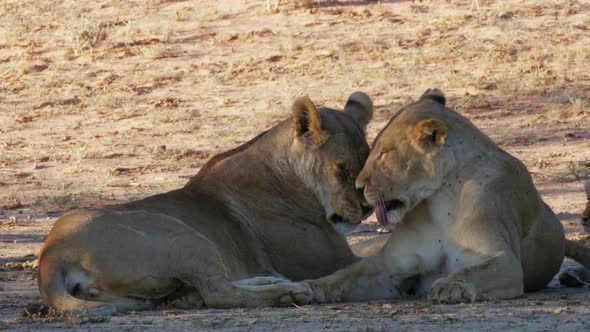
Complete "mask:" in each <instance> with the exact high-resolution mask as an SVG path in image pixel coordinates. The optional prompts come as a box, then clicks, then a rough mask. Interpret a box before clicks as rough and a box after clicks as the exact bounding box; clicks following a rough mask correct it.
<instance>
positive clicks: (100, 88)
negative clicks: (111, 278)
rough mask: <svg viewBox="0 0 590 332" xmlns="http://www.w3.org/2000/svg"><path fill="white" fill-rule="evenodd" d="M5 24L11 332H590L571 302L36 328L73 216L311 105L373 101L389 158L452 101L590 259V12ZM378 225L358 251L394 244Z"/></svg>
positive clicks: (272, 3)
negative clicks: (51, 253)
mask: <svg viewBox="0 0 590 332" xmlns="http://www.w3.org/2000/svg"><path fill="white" fill-rule="evenodd" d="M0 17H2V20H0V27H1V29H0V124H1V125H0V187H1V188H2V190H1V192H0V328H9V329H22V330H29V329H46V328H67V329H72V328H79V329H88V328H98V329H121V330H136V329H144V330H150V329H153V330H161V329H163V328H165V329H166V330H187V329H222V330H227V331H233V330H240V331H241V330H245V329H249V330H318V329H323V328H326V329H334V330H362V331H373V330H394V329H413V330H432V329H433V328H434V327H435V326H436V328H437V329H441V330H457V329H462V330H480V329H482V330H485V329H488V330H499V329H510V330H514V329H517V330H520V329H532V330H557V329H559V330H586V329H590V323H589V322H588V320H586V319H585V318H584V317H590V316H589V315H588V309H587V306H585V304H586V303H587V302H588V299H589V297H590V293H589V292H588V290H586V289H567V288H550V289H547V290H545V291H543V292H539V293H535V294H527V295H526V296H525V297H524V298H521V299H516V300H513V301H500V302H484V303H477V304H474V305H454V306H435V305H429V304H427V303H425V302H424V301H420V300H412V299H406V300H400V301H389V302H387V301H382V302H374V303H359V304H338V305H322V306H305V307H303V308H283V309H256V310H254V309H252V310H250V309H249V310H246V309H235V310H177V309H173V310H171V309H162V310H154V311H147V312H141V313H132V314H128V315H124V316H113V317H110V318H108V319H105V320H104V321H95V320H93V319H94V318H89V317H88V316H84V315H81V316H63V315H62V316H60V315H59V314H52V313H49V312H47V313H43V312H41V313H39V312H38V311H37V314H35V313H33V314H31V313H30V312H29V314H26V313H25V314H24V316H23V313H24V312H25V308H27V306H28V305H29V304H31V303H33V304H38V303H39V295H38V293H37V290H36V275H35V273H36V272H35V258H36V257H35V256H34V255H36V254H37V252H38V250H39V248H40V246H41V245H42V243H43V241H44V240H45V237H46V235H47V233H48V231H49V229H50V228H51V226H52V224H53V223H54V222H55V220H56V218H57V217H58V216H59V215H61V214H62V213H63V212H64V211H66V210H68V209H70V208H74V207H90V206H100V205H105V204H111V203H118V202H125V201H128V200H132V199H138V198H141V197H145V196H148V195H151V194H155V193H159V192H164V191H167V190H171V189H174V188H178V187H180V186H182V185H183V184H184V183H185V182H186V181H187V180H188V179H189V178H190V176H192V175H194V174H195V173H196V172H197V171H198V170H199V169H200V168H201V167H202V166H203V165H204V163H205V162H206V161H207V159H208V158H210V157H211V156H213V155H215V154H216V153H219V152H221V151H224V150H227V149H229V148H232V147H235V146H236V145H238V144H240V143H243V142H245V141H247V140H249V139H250V138H252V137H254V136H255V135H256V134H257V133H259V132H261V131H262V130H264V129H267V128H269V127H271V126H272V125H274V124H276V123H277V121H279V120H280V119H283V118H285V117H287V116H289V107H290V104H291V102H292V101H293V99H294V98H295V97H296V96H297V95H299V94H301V93H304V94H309V95H310V97H311V98H312V100H314V101H315V102H316V103H317V104H320V105H326V106H330V107H342V106H343V105H342V104H343V103H344V101H345V100H346V98H347V97H348V95H349V94H350V93H352V92H353V91H355V90H363V91H365V92H367V93H368V94H369V95H371V96H372V97H373V99H374V104H375V107H376V111H375V119H374V121H373V122H372V123H371V124H370V125H369V129H368V132H369V140H370V141H372V140H373V139H374V137H375V136H376V134H377V133H378V131H379V130H380V129H381V128H383V126H384V125H385V124H386V122H387V121H388V120H389V118H390V117H391V115H392V114H393V113H394V112H395V111H396V109H397V108H398V107H399V106H401V105H403V104H404V103H407V102H408V101H411V100H413V99H414V98H416V97H417V96H418V95H419V94H420V93H421V92H422V91H423V90H425V89H426V88H431V87H439V88H441V89H443V91H445V92H446V94H447V97H448V104H449V106H451V107H452V108H455V109H456V110H458V111H459V112H461V113H462V114H464V115H465V116H467V117H468V118H469V119H471V120H472V121H473V122H474V123H475V124H476V125H477V126H478V127H480V128H482V129H483V130H484V132H486V133H487V134H488V135H490V136H491V137H492V138H493V139H494V140H495V141H496V142H498V143H499V144H500V145H501V146H502V147H503V148H505V149H506V150H508V151H509V152H510V153H512V154H513V155H515V156H516V157H518V158H520V159H521V160H522V161H523V162H524V163H525V164H526V165H527V167H528V168H529V170H530V171H531V173H532V175H533V178H534V180H535V183H536V184H537V186H538V188H539V190H540V192H541V194H542V195H543V198H544V199H545V200H546V202H547V203H548V204H549V205H550V206H551V207H552V208H553V209H554V211H555V212H556V214H557V215H558V216H559V218H560V220H561V221H562V222H563V224H564V226H565V228H566V231H567V234H568V237H572V238H576V239H580V240H583V241H587V240H588V237H587V234H586V233H583V232H582V228H581V226H580V224H579V222H578V220H579V217H580V215H579V212H580V211H581V210H582V208H583V207H584V204H585V199H586V198H585V195H584V194H583V189H582V184H581V180H582V179H585V178H588V177H590V130H588V128H590V105H589V104H588V103H589V99H588V98H589V97H588V96H589V95H590V75H589V74H588V70H587V68H589V65H590V57H589V56H588V54H590V44H589V43H588V42H587V41H588V40H590V19H589V17H590V4H587V3H586V2H583V1H571V0H568V1H566V0H563V1H548V0H546V1H516V0H508V1H502V2H493V1H467V0H465V1H460V0H459V1H451V2H449V1H438V0H434V1H428V2H419V3H414V2H409V1H380V2H377V1H361V0H358V1H354V0H350V1H349V0H347V1H344V0H342V1H332V0H321V1H288V2H287V1H277V0H269V1H254V0H241V1H238V0H230V1H222V2H219V3H218V4H214V5H211V4H210V3H206V2H198V1H195V2H189V1H156V0H154V1H148V2H145V1H112V2H70V1H53V2H51V3H49V2H47V3H45V2H22V1H5V2H3V3H2V4H1V5H0ZM369 225H370V226H367V227H368V228H365V230H364V231H362V230H361V231H359V233H357V234H354V235H353V236H351V237H350V240H351V242H355V241H359V240H360V239H364V238H368V237H371V236H374V235H375V234H376V232H375V231H374V229H375V223H374V219H373V218H371V219H370V220H369ZM566 264H572V263H571V262H569V261H568V262H566ZM554 287H556V286H555V285H554Z"/></svg>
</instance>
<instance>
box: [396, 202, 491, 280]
mask: <svg viewBox="0 0 590 332" xmlns="http://www.w3.org/2000/svg"><path fill="white" fill-rule="evenodd" d="M454 206H455V204H454V198H453V196H452V194H450V193H440V194H437V195H436V196H435V197H432V198H431V199H429V200H428V201H424V202H422V203H420V204H419V205H418V206H417V207H416V208H414V210H412V211H411V212H410V213H409V214H408V215H407V216H406V217H405V218H404V222H403V223H402V224H401V225H399V226H398V228H397V229H396V230H394V231H393V234H392V238H391V239H390V241H389V242H388V244H387V246H388V247H389V248H388V249H387V250H386V252H387V254H388V255H390V257H389V259H390V261H391V262H393V263H394V264H395V265H397V268H398V269H401V270H403V271H405V272H407V273H416V274H419V275H420V276H421V287H420V288H421V289H423V290H424V291H427V290H428V289H429V288H430V286H431V284H432V283H433V282H434V281H435V280H436V279H438V278H440V277H444V276H446V275H448V274H450V273H452V272H455V271H457V270H459V269H461V268H463V267H466V266H471V265H473V264H475V263H476V262H478V261H479V260H480V258H479V257H478V255H477V254H476V253H474V252H471V251H469V250H465V249H464V248H463V247H462V246H461V244H460V243H461V242H460V241H458V239H460V238H461V237H468V236H469V234H464V233H463V232H462V231H461V230H460V229H457V227H456V222H455V221H456V217H457V216H456V215H455V212H454Z"/></svg>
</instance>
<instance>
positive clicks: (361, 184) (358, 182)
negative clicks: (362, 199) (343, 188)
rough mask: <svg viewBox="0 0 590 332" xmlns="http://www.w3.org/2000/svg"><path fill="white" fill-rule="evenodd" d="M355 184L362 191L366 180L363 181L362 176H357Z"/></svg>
mask: <svg viewBox="0 0 590 332" xmlns="http://www.w3.org/2000/svg"><path fill="white" fill-rule="evenodd" d="M354 185H355V186H356V190H360V191H361V193H362V192H363V190H364V189H365V182H364V181H362V180H361V178H357V179H356V181H355V182H354Z"/></svg>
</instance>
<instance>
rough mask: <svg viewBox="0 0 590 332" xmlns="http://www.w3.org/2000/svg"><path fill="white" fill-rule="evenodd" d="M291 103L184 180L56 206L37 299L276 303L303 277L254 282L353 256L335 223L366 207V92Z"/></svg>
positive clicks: (125, 304) (331, 267) (121, 304)
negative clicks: (323, 105) (121, 200)
mask: <svg viewBox="0 0 590 332" xmlns="http://www.w3.org/2000/svg"><path fill="white" fill-rule="evenodd" d="M292 110H293V117H292V118H291V119H288V120H285V121H283V122H282V123H280V124H278V125H277V126H275V127H274V128H272V129H270V130H268V131H266V132H264V133H262V134H261V135H259V136H257V137H256V138H254V139H253V140H251V141H250V142H248V143H246V144H244V145H242V146H240V147H238V148H236V149H234V150H230V151H228V152H225V153H222V154H220V155H218V156H216V157H214V158H213V159H212V160H210V161H209V162H208V163H207V164H206V165H205V166H204V167H203V169H202V170H201V171H200V172H199V173H198V174H197V175H196V176H195V177H194V178H193V179H192V180H191V181H190V183H188V184H187V185H186V186H185V187H184V188H182V189H178V190H174V191H171V192H167V193H164V194H160V195H155V196H151V197H148V198H145V199H142V200H139V201H135V202H131V203H127V204H123V205H119V206H113V207H109V208H104V209H100V210H78V211H73V212H70V213H67V214H65V215H64V216H63V217H61V218H60V219H59V220H58V221H57V222H56V223H55V225H54V226H53V228H52V230H51V231H50V233H49V236H48V238H47V242H46V243H45V245H44V247H43V248H42V250H41V253H40V258H39V261H40V262H39V264H40V266H39V269H40V273H39V291H40V293H41V297H42V299H43V302H44V303H45V304H47V305H49V306H51V307H54V308H57V309H91V308H100V309H98V310H97V311H100V310H102V309H103V308H106V309H108V310H113V309H123V310H125V309H133V310H136V309H142V308H147V307H150V306H151V305H152V304H153V301H151V300H158V299H160V300H161V299H164V298H167V297H170V296H177V295H180V296H182V295H186V294H191V295H192V296H194V295H198V297H197V298H199V297H200V298H201V299H202V300H203V302H204V303H205V305H207V306H208V307H216V308H226V307H237V306H248V307H253V306H268V305H275V304H278V298H279V293H277V292H279V291H281V292H284V291H286V292H289V291H294V292H297V291H299V290H301V288H302V286H300V285H298V284H290V283H284V284H283V283H281V284H276V285H267V286H260V287H252V285H258V284H269V283H276V282H282V281H283V280H284V278H288V279H291V280H301V279H304V278H317V277H321V276H324V275H327V274H329V273H331V272H333V271H335V270H337V269H339V268H342V267H344V266H346V265H348V264H350V263H352V262H355V261H356V260H357V258H356V256H354V255H353V254H352V252H351V251H350V249H349V247H348V245H347V243H346V240H345V238H344V236H343V235H342V234H340V233H339V232H338V231H337V230H346V229H348V228H351V227H353V226H356V225H355V224H356V223H359V222H360V221H361V220H362V219H363V218H364V217H366V215H367V214H368V213H370V212H371V209H370V208H369V207H368V206H367V205H366V203H364V205H363V200H362V193H360V192H358V191H357V190H356V189H355V186H354V179H355V177H356V175H357V174H358V172H359V171H360V169H361V167H362V165H363V163H364V161H365V159H366V157H367V155H368V153H369V147H368V145H367V143H366V141H365V127H366V125H367V123H368V121H369V120H370V119H371V117H372V112H373V106H372V103H371V100H370V99H369V97H368V96H366V95H365V94H363V93H360V92H357V93H354V94H352V95H351V96H350V98H349V100H348V102H347V104H346V107H345V109H344V112H339V111H335V110H332V109H320V110H319V111H318V110H316V108H315V107H314V105H313V104H312V102H311V101H310V100H309V99H308V98H306V97H302V98H299V99H297V100H296V101H295V103H294V104H293V107H292ZM255 276H262V277H255ZM253 277H255V278H253ZM248 278H250V279H248ZM239 279H246V280H242V281H240V282H233V281H235V280H239ZM179 293H180V294H179ZM280 294H282V293H280Z"/></svg>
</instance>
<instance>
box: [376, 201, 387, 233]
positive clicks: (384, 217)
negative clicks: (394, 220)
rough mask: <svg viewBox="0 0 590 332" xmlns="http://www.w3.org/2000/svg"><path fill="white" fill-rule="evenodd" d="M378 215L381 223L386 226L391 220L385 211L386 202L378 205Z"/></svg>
mask: <svg viewBox="0 0 590 332" xmlns="http://www.w3.org/2000/svg"><path fill="white" fill-rule="evenodd" d="M375 214H376V215H377V221H378V222H379V225H381V226H383V227H386V226H387V224H388V223H389V221H388V220H387V213H386V212H385V204H379V205H377V211H375Z"/></svg>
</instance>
